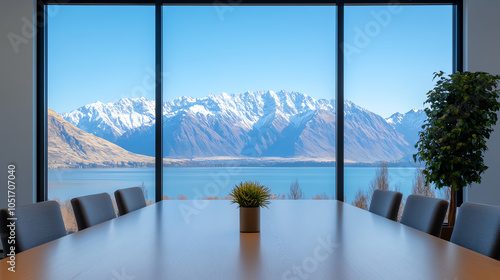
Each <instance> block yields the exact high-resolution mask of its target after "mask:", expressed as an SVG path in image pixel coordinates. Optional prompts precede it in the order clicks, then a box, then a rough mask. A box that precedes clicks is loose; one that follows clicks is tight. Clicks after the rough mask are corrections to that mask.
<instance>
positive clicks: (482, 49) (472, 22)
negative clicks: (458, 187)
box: [465, 0, 500, 205]
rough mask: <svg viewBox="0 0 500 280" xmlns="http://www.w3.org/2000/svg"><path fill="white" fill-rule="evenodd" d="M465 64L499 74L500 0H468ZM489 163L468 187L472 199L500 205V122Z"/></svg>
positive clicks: (491, 139)
mask: <svg viewBox="0 0 500 280" xmlns="http://www.w3.org/2000/svg"><path fill="white" fill-rule="evenodd" d="M465 7H466V9H465V11H466V12H465V17H466V27H465V28H466V29H465V30H466V44H467V47H466V50H465V51H466V67H467V70H468V71H484V72H489V73H492V74H495V75H500V28H499V27H500V1H498V0H466V1H465ZM488 148H489V150H488V152H487V154H486V157H485V163H486V165H487V166H489V169H488V170H487V171H486V173H485V174H484V176H483V178H482V183H481V184H480V185H478V184H474V185H472V186H471V188H470V189H469V190H468V200H469V201H471V202H478V203H485V204H493V205H500V123H498V124H497V125H496V127H495V130H494V132H493V134H492V135H491V138H490V139H489V141H488Z"/></svg>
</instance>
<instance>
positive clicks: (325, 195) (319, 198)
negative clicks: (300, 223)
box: [312, 193, 329, 200]
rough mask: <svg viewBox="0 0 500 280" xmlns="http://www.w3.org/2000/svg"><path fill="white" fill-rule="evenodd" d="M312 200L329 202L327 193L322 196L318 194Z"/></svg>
mask: <svg viewBox="0 0 500 280" xmlns="http://www.w3.org/2000/svg"><path fill="white" fill-rule="evenodd" d="M312 199H314V200H328V199H329V198H328V195H327V194H326V193H322V194H317V195H316V196H315V197H313V198H312Z"/></svg>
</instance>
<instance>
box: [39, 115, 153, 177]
mask: <svg viewBox="0 0 500 280" xmlns="http://www.w3.org/2000/svg"><path fill="white" fill-rule="evenodd" d="M153 163H154V158H153V157H149V156H144V155H138V154H134V153H131V152H129V151H127V150H125V149H123V148H121V147H120V146H118V145H116V144H113V143H111V142H109V141H106V140H104V139H102V138H99V137H97V136H95V135H92V134H90V133H87V132H85V131H83V130H81V129H79V128H77V127H75V126H74V125H72V124H71V123H69V122H67V121H66V120H64V119H63V118H62V117H61V116H59V115H58V114H56V113H55V112H54V111H52V110H50V109H49V110H48V165H49V168H76V167H115V166H123V167H132V166H153Z"/></svg>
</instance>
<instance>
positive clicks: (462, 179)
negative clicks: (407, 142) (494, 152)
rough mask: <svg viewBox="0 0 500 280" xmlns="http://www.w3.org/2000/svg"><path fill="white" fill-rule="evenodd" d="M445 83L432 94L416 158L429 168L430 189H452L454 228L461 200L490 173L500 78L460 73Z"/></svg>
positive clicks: (442, 78)
mask: <svg viewBox="0 0 500 280" xmlns="http://www.w3.org/2000/svg"><path fill="white" fill-rule="evenodd" d="M436 78H439V79H438V81H437V82H436V86H435V87H434V89H432V90H431V91H429V92H428V93H427V100H426V101H425V103H424V104H429V108H426V109H425V113H426V115H427V119H426V121H425V123H424V125H423V126H422V129H423V130H422V131H420V132H419V140H418V142H417V144H416V145H415V147H416V148H417V153H416V154H415V155H413V158H414V160H415V161H417V160H420V161H423V162H424V163H425V167H424V169H423V173H424V175H425V179H426V183H427V184H434V185H435V187H436V188H437V189H441V188H443V187H449V188H451V198H450V204H449V211H448V225H449V226H450V227H453V226H454V225H455V212H456V203H457V201H456V195H455V191H457V190H460V189H461V188H464V187H466V186H470V185H471V184H472V183H474V182H477V183H481V175H482V174H483V173H484V171H486V169H487V168H488V167H487V166H485V164H484V160H483V157H484V154H483V153H484V152H485V151H486V150H487V146H486V140H487V139H489V137H490V134H491V132H492V131H493V129H492V126H494V125H495V124H496V122H497V120H498V116H497V114H496V112H497V111H498V110H499V109H500V103H499V102H498V100H497V99H498V97H499V91H498V90H497V89H496V87H497V85H498V81H499V80H500V76H495V75H491V74H488V73H483V72H475V73H474V72H463V73H460V72H457V73H455V74H452V75H449V76H445V75H444V73H443V72H440V73H435V76H434V79H436Z"/></svg>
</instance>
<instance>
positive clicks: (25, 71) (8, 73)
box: [0, 0, 500, 208]
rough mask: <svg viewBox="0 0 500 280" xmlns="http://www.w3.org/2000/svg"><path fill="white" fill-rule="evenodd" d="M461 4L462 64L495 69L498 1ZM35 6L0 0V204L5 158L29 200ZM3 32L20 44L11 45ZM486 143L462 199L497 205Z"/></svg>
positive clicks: (496, 169)
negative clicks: (477, 179) (479, 171)
mask: <svg viewBox="0 0 500 280" xmlns="http://www.w3.org/2000/svg"><path fill="white" fill-rule="evenodd" d="M465 4H466V12H465V15H466V44H467V47H466V56H467V57H466V65H467V69H468V70H469V71H487V72H490V73H495V74H500V53H499V52H500V28H498V26H500V19H499V18H500V17H499V16H498V15H499V14H500V1H498V0H466V1H465ZM35 11H36V8H35V0H2V1H1V4H0V85H1V91H0V98H1V99H0V182H1V187H0V208H4V207H6V204H7V203H6V184H5V182H7V165H8V164H11V163H14V164H15V165H16V167H17V172H16V175H17V179H16V180H17V181H16V183H17V192H18V194H17V200H18V205H21V204H27V203H31V202H33V201H34V200H35V195H34V184H35V176H34V170H35V166H34V159H35V158H34V156H35V154H34V143H35V142H34V136H35V133H34V131H35V122H34V119H33V117H34V103H35V102H34V100H35V99H34V88H33V86H34V78H33V65H34V54H33V52H34V47H33V42H34V41H33V38H32V37H33V36H32V34H31V32H32V30H31V29H30V28H28V26H29V25H30V23H31V22H33V16H34V12H35ZM9 34H10V35H9ZM13 34H15V35H13ZM8 36H10V37H11V38H13V37H12V36H14V37H16V38H15V39H17V40H20V41H19V43H20V44H19V45H18V46H17V47H13V45H12V44H11V42H10V39H9V37H8ZM497 127H500V124H499V125H497ZM488 145H489V149H490V150H489V151H488V153H487V155H486V164H487V165H488V166H490V169H489V170H488V171H487V172H486V174H485V175H484V177H483V183H482V184H481V185H480V186H479V185H474V186H472V188H471V189H470V190H469V192H468V199H469V201H473V202H480V203H487V204H495V205H500V129H496V130H495V132H494V133H493V135H492V137H491V139H490V141H489V143H488Z"/></svg>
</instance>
